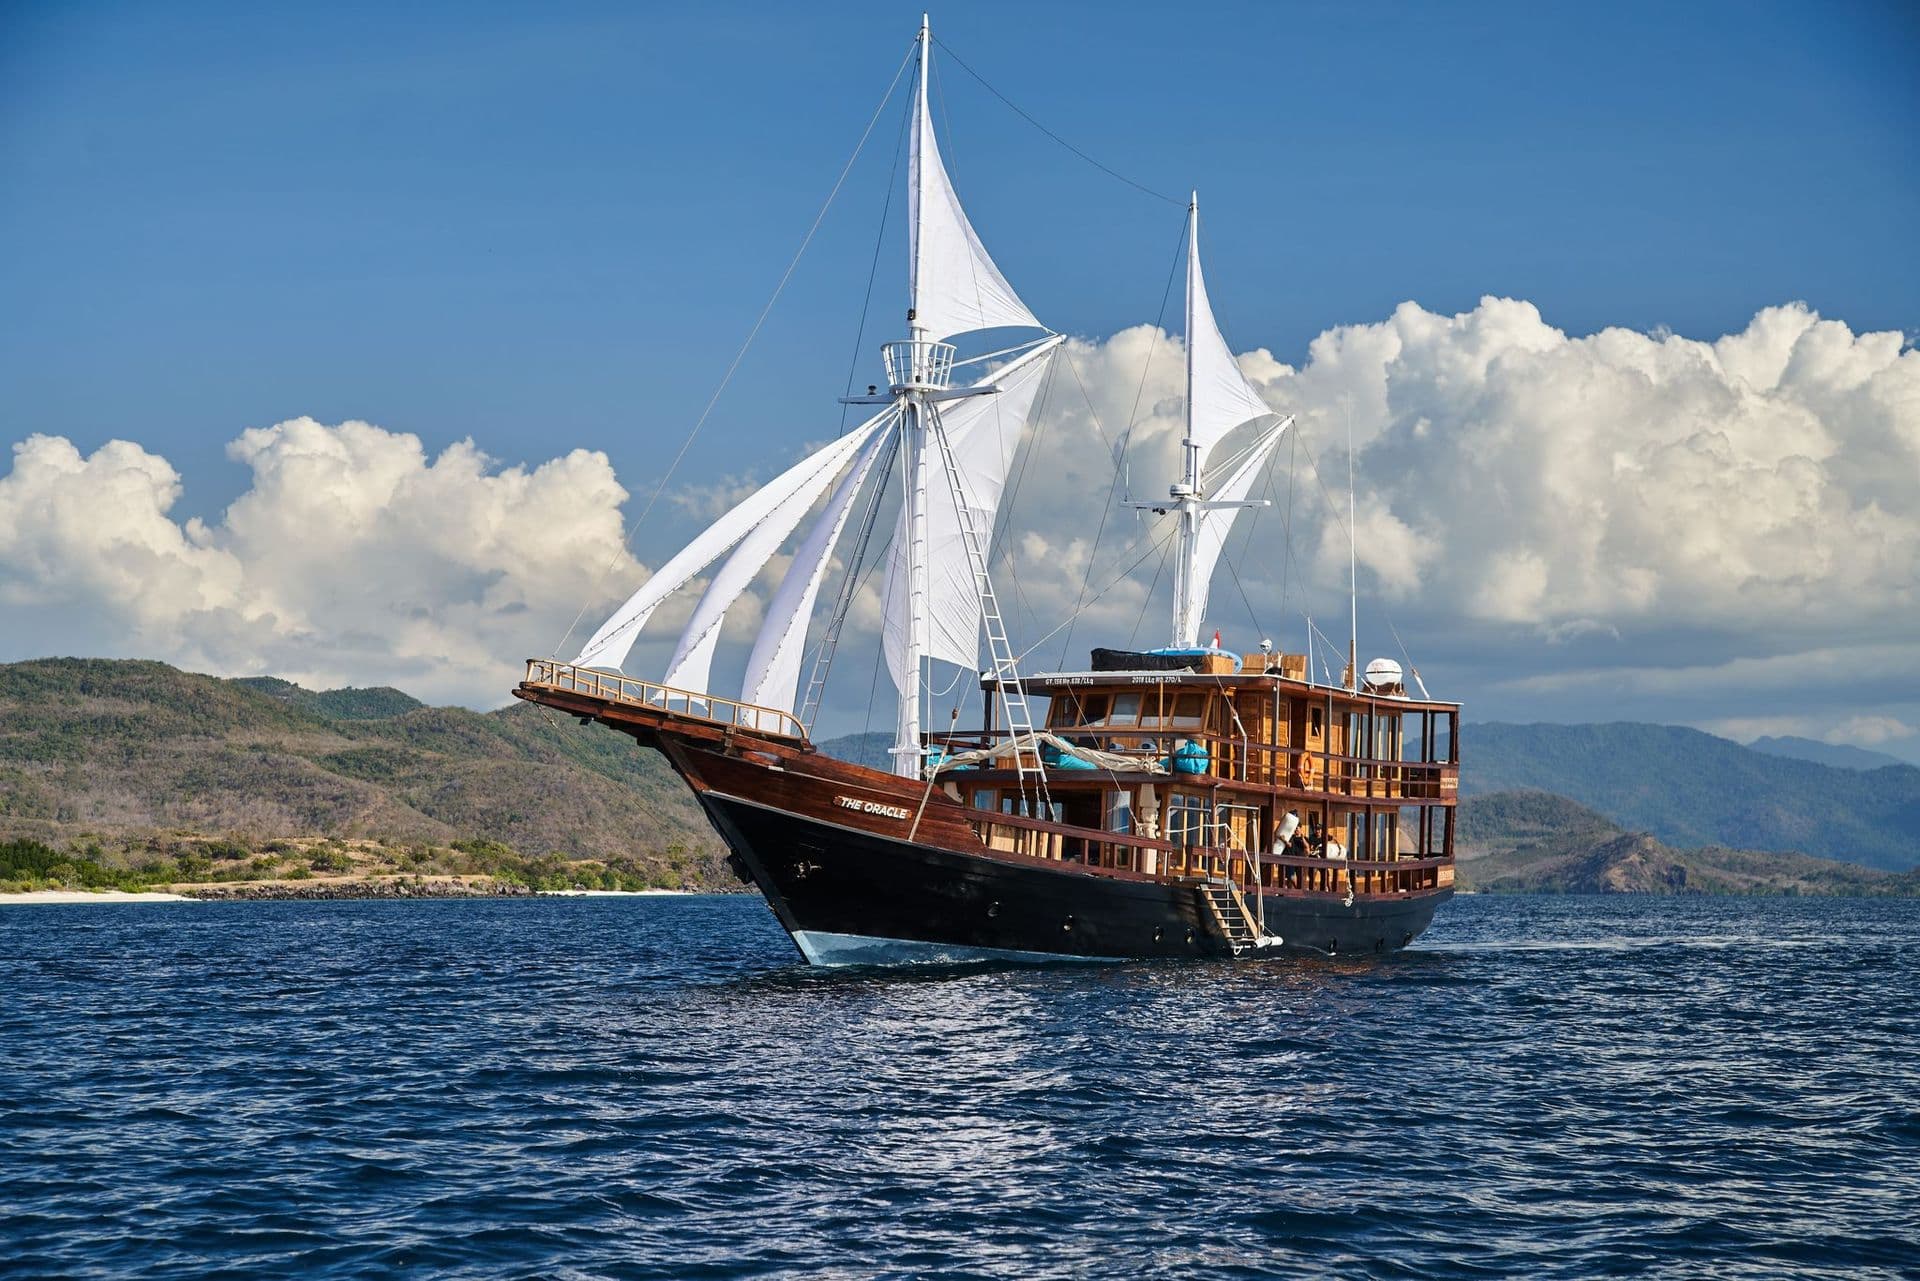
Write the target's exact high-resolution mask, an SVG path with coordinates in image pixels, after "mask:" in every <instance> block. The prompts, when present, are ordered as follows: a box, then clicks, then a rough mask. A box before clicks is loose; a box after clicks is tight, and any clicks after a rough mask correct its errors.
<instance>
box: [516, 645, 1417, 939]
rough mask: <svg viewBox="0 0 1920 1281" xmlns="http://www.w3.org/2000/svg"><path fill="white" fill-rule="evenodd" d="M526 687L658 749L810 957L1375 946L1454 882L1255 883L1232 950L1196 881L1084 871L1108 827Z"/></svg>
mask: <svg viewBox="0 0 1920 1281" xmlns="http://www.w3.org/2000/svg"><path fill="white" fill-rule="evenodd" d="M516 693H517V694H518V695H519V696H520V697H522V698H527V699H529V700H531V701H535V702H539V703H543V704H545V705H547V706H549V707H553V708H556V709H558V710H561V711H564V712H567V713H569V714H572V715H575V716H579V717H580V718H581V719H583V720H588V719H591V720H598V721H600V722H601V723H603V724H606V725H608V726H610V727H612V728H614V729H617V730H619V731H621V732H623V733H626V734H630V735H632V736H633V737H634V738H635V739H636V740H638V741H639V742H641V743H643V744H646V745H648V746H651V747H655V748H657V749H659V750H660V752H661V753H662V754H664V755H665V756H666V758H667V760H668V761H669V763H671V764H672V766H673V768H674V769H675V771H676V772H677V773H679V775H680V776H681V778H682V779H684V780H685V781H686V783H687V785H688V786H689V787H690V788H691V789H692V790H693V792H694V794H695V796H696V797H697V798H698V799H699V801H700V803H701V805H702V806H703V807H704V808H705V810H706V812H707V815H708V816H709V817H710V818H711V819H712V821H713V824H714V826H715V828H716V829H717V830H718V831H719V832H720V834H721V836H722V837H723V838H724V839H725V840H726V842H727V844H728V845H729V847H730V848H731V849H732V851H733V853H734V855H735V857H736V859H737V862H738V865H739V870H740V872H741V874H742V876H743V878H745V879H748V880H751V881H752V882H753V883H754V884H755V885H756V886H757V887H758V888H759V890H760V891H761V893H762V894H764V895H765V896H766V899H767V901H768V903H769V904H770V905H771V906H772V908H773V911H774V914H775V916H776V917H778V918H779V921H780V923H781V925H782V926H784V927H785V928H786V930H787V932H788V934H789V935H791V936H792V938H793V940H794V943H795V945H796V946H797V947H798V948H799V949H800V952H801V955H802V956H804V957H806V958H807V959H808V960H809V961H811V962H814V963H816V964H828V965H830V964H873V963H894V962H899V961H931V962H959V961H971V960H980V959H1006V960H1125V959H1133V958H1153V957H1186V958H1204V957H1220V958H1225V957H1231V956H1235V955H1236V953H1237V954H1238V955H1239V956H1240V957H1242V958H1244V957H1248V956H1266V955H1272V954H1274V953H1276V952H1298V953H1308V954H1321V953H1334V954H1338V955H1354V954H1363V955H1371V954H1375V953H1381V952H1388V951H1392V950H1394V949H1397V948H1401V947H1405V946H1406V945H1408V944H1409V943H1411V942H1412V941H1413V940H1414V939H1415V938H1416V937H1417V936H1418V935H1419V934H1420V933H1421V931H1423V930H1425V929H1426V927H1427V926H1428V925H1429V924H1430V923H1431V922H1432V920H1433V914H1434V912H1435V910H1436V909H1437V908H1438V907H1439V906H1440V904H1441V903H1443V902H1445V901H1446V900H1447V899H1448V898H1450V897H1452V893H1453V891H1452V888H1451V877H1450V876H1448V877H1446V878H1445V880H1444V881H1443V882H1442V883H1440V884H1432V883H1429V884H1428V886H1427V887H1425V888H1420V889H1411V890H1403V891H1399V892H1374V891H1371V890H1366V891H1365V892H1360V893H1357V894H1355V895H1353V896H1352V897H1351V899H1349V898H1348V897H1347V896H1346V894H1345V893H1344V891H1343V890H1337V889H1335V888H1334V887H1335V886H1344V885H1345V884H1347V882H1344V881H1343V880H1342V879H1341V877H1340V876H1339V875H1337V874H1331V873H1332V872H1333V869H1334V868H1336V867H1337V866H1339V867H1342V870H1344V866H1343V865H1336V864H1333V863H1331V862H1328V861H1326V860H1314V863H1315V865H1316V866H1317V867H1318V868H1321V869H1324V870H1326V871H1328V872H1329V873H1330V874H1329V875H1327V876H1325V877H1321V878H1319V881H1318V882H1317V883H1318V886H1319V887H1318V888H1317V889H1314V890H1304V889H1295V888H1271V887H1270V888H1268V889H1267V890H1265V891H1264V892H1262V893H1261V894H1260V895H1259V906H1260V908H1261V909H1263V913H1262V914H1263V916H1264V923H1265V932H1266V934H1267V935H1268V936H1269V937H1268V938H1267V940H1266V941H1265V942H1264V943H1262V944H1260V945H1259V946H1252V945H1251V933H1250V931H1243V932H1242V934H1241V936H1240V938H1239V939H1238V944H1239V946H1238V947H1237V948H1236V946H1235V940H1233V939H1232V938H1230V937H1229V935H1228V933H1227V930H1228V928H1229V926H1228V925H1227V924H1226V923H1224V922H1226V920H1227V918H1224V917H1222V916H1221V915H1219V913H1218V912H1217V911H1216V910H1214V909H1211V908H1209V907H1208V906H1207V904H1206V901H1205V899H1204V897H1203V890H1202V885H1203V882H1202V881H1200V880H1199V879H1197V878H1185V877H1180V876H1170V875H1154V874H1153V873H1151V872H1147V871H1137V870H1132V869H1131V868H1128V867H1118V866H1090V865H1089V864H1088V863H1087V862H1085V861H1082V860H1081V859H1080V858H1079V857H1078V856H1077V855H1076V854H1075V852H1074V851H1075V849H1076V847H1078V849H1079V851H1080V852H1081V853H1084V851H1085V848H1086V847H1087V846H1088V844H1089V843H1090V842H1098V841H1101V840H1104V839H1107V838H1109V837H1111V835H1112V834H1109V833H1104V832H1101V831H1099V830H1093V829H1086V828H1073V827H1067V826H1063V825H1059V824H1054V823H1044V822H1036V821H1033V820H1028V819H1019V818H1013V817H1009V816H1007V815H1005V814H1002V813H999V812H996V811H986V810H982V809H978V808H974V807H972V806H969V805H967V804H964V803H962V802H961V801H960V800H958V799H956V798H955V797H952V796H949V795H948V794H946V793H945V792H944V791H942V790H940V789H939V788H936V787H932V786H929V785H927V784H924V783H920V782H916V781H914V780H912V779H907V778H901V777H898V776H896V775H893V774H888V773H883V772H881V771H879V770H873V769H868V768H866V767H864V766H860V765H854V764H850V763H848V762H845V761H838V760H834V759H832V758H831V757H827V756H823V755H821V754H820V753H819V752H817V751H816V750H814V749H813V748H812V747H811V746H809V745H808V744H806V742H805V741H804V740H803V739H799V738H797V737H793V736H774V735H767V734H762V733H757V732H755V731H754V730H752V729H744V728H742V727H741V726H739V725H728V724H716V723H714V722H712V721H711V720H707V719H704V718H702V717H700V716H698V715H688V714H686V713H685V712H683V711H677V710H675V709H673V708H670V707H663V706H661V705H659V700H655V699H648V700H647V701H644V702H636V701H634V700H632V699H620V698H609V697H606V696H604V695H603V694H601V693H600V692H598V691H597V690H578V689H557V688H553V687H552V686H550V685H541V684H534V683H531V682H529V683H528V684H524V685H522V686H521V687H520V689H519V690H517V691H516ZM1010 835H1011V836H1012V837H1013V838H1015V839H1013V840H1011V841H1009V840H1008V837H1009V836H1010ZM983 836H984V837H987V838H990V839H983ZM1129 839H1136V841H1137V843H1142V844H1151V845H1154V846H1155V847H1157V850H1158V852H1159V855H1160V857H1161V858H1163V859H1164V858H1165V857H1166V855H1167V854H1168V853H1170V852H1172V851H1173V850H1174V849H1175V847H1174V846H1172V845H1170V844H1169V843H1167V842H1165V841H1155V842H1144V841H1140V840H1139V839H1138V838H1129ZM1036 851H1038V852H1036ZM1243 857H1244V856H1243ZM1296 861H1297V860H1296ZM1362 866H1365V865H1362ZM1372 866H1375V867H1378V866H1384V865H1378V864H1376V865H1372ZM1406 866H1407V867H1409V868H1426V867H1428V865H1426V864H1420V863H1411V864H1407V865H1406ZM1428 870H1429V871H1430V870H1431V869H1430V868H1428ZM1448 870H1449V871H1450V869H1448ZM1243 888H1244V887H1243ZM1363 889H1364V887H1363ZM1247 893H1248V897H1247V902H1248V903H1249V904H1252V903H1253V902H1254V899H1253V896H1252V894H1251V891H1250V889H1249V890H1248V891H1247Z"/></svg>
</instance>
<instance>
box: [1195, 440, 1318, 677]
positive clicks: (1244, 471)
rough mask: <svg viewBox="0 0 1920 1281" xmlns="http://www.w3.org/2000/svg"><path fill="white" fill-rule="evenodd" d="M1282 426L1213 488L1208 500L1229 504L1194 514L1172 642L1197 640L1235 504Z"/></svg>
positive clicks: (1236, 509) (1249, 486)
mask: <svg viewBox="0 0 1920 1281" xmlns="http://www.w3.org/2000/svg"><path fill="white" fill-rule="evenodd" d="M1291 421H1292V420H1291V419H1289V420H1288V422H1291ZM1286 430H1287V424H1286V423H1282V424H1281V425H1280V426H1278V427H1276V428H1274V429H1273V430H1272V431H1270V432H1268V433H1267V435H1266V436H1265V437H1263V438H1262V439H1261V440H1260V442H1259V443H1258V444H1256V445H1255V446H1254V447H1253V449H1252V450H1250V451H1249V452H1248V454H1247V456H1246V458H1244V459H1243V460H1241V462H1240V465H1239V466H1237V467H1235V468H1234V469H1233V471H1232V472H1231V473H1230V474H1229V475H1228V476H1227V479H1226V480H1225V481H1224V482H1222V483H1221V484H1220V485H1219V486H1218V487H1217V488H1216V489H1215V491H1214V493H1213V495H1212V497H1211V501H1212V502H1216V503H1221V504H1232V505H1230V506H1218V507H1215V506H1208V507H1206V508H1203V509H1202V510H1200V511H1198V512H1196V513H1195V514H1194V519H1195V526H1196V527H1195V529H1194V535H1193V543H1192V552H1191V560H1190V562H1189V564H1188V567H1187V573H1186V576H1185V577H1184V578H1183V579H1182V580H1181V582H1180V588H1179V590H1181V591H1182V592H1183V593H1184V594H1185V597H1186V598H1185V599H1184V600H1181V601H1177V602H1176V603H1175V604H1176V609H1177V611H1178V612H1177V614H1176V617H1178V618H1180V619H1182V620H1183V622H1182V624H1181V631H1180V634H1178V635H1176V636H1175V637H1174V644H1176V645H1178V646H1182V647H1190V646H1193V645H1195V644H1198V643H1199V640H1200V623H1201V619H1202V618H1204V617H1205V615H1206V612H1207V595H1208V591H1209V589H1210V587H1211V585H1212V582H1213V570H1214V567H1215V566H1216V565H1218V564H1219V563H1220V552H1221V549H1222V548H1224V547H1225V546H1226V545H1227V533H1228V531H1230V530H1231V529H1232V528H1233V519H1234V517H1236V516H1238V515H1239V514H1240V512H1241V510H1242V509H1241V507H1240V506H1239V504H1240V503H1241V502H1242V501H1243V500H1244V499H1245V498H1246V497H1247V495H1248V494H1250V493H1252V492H1253V483H1254V481H1256V480H1258V479H1259V477H1260V469H1261V468H1263V467H1265V466H1266V463H1267V459H1269V458H1270V457H1272V456H1273V448H1274V446H1275V445H1278V444H1279V443H1280V437H1281V436H1283V435H1285V434H1286Z"/></svg>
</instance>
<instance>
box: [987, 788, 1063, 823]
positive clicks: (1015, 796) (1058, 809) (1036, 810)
mask: <svg viewBox="0 0 1920 1281" xmlns="http://www.w3.org/2000/svg"><path fill="white" fill-rule="evenodd" d="M1000 812H1001V813H1002V814H1013V815H1016V816H1018V817H1020V818H1037V819H1043V820H1045V821H1047V822H1049V823H1064V822H1066V805H1065V804H1064V803H1063V802H1060V801H1050V802H1048V803H1047V804H1045V805H1042V804H1040V802H1039V801H1038V800H1037V799H1036V798H1034V797H1030V796H1022V795H1020V793H1018V792H1003V793H1002V794H1001V796H1000Z"/></svg>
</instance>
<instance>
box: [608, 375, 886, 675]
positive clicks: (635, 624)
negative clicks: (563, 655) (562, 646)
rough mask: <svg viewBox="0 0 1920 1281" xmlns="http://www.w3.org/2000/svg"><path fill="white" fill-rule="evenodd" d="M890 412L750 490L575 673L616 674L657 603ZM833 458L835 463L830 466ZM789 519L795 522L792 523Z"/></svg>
mask: <svg viewBox="0 0 1920 1281" xmlns="http://www.w3.org/2000/svg"><path fill="white" fill-rule="evenodd" d="M892 412H893V411H892V410H891V409H889V410H886V411H884V412H882V413H880V414H878V415H876V416H875V417H873V418H871V419H869V420H868V421H867V422H866V423H864V424H863V425H862V426H861V428H860V430H859V431H857V432H854V433H852V435H851V436H843V437H841V438H840V439H838V440H836V441H834V442H833V443H832V444H830V445H828V446H826V447H825V448H823V449H819V450H816V451H815V452H814V453H812V454H809V455H808V456H807V457H805V458H803V459H801V460H800V461H799V462H797V463H795V464H794V465H793V466H792V467H789V468H788V469H787V470H786V471H784V472H781V473H780V474H779V475H778V476H776V477H774V478H773V479H772V480H770V481H768V482H767V483H766V484H765V485H762V486H761V487H760V488H759V489H757V490H755V491H754V492H753V493H752V494H751V495H749V496H748V497H747V499H746V501H744V502H742V503H741V504H740V505H739V506H737V507H735V508H733V509H732V510H731V511H729V512H727V513H726V514H725V515H724V516H722V517H721V518H720V519H719V520H716V521H715V522H714V523H713V524H711V525H709V526H707V528H706V529H704V530H702V531H701V532H700V534H699V536H698V537H696V538H695V539H694V540H693V541H692V542H690V543H688V544H687V545H686V546H685V547H683V548H681V549H680V551H679V552H678V553H677V554H675V555H674V556H673V558H672V559H670V560H668V561H667V563H666V564H664V565H662V566H661V567H660V568H659V569H658V570H657V571H655V573H654V575H653V577H651V578H649V579H648V580H647V581H646V582H645V583H643V584H641V586H640V589H639V590H638V591H636V592H635V593H634V594H633V595H632V596H630V597H628V598H627V602H626V603H625V604H624V605H622V606H620V608H619V609H617V610H615V611H614V613H613V615H612V617H610V618H608V619H607V621H606V622H604V623H602V624H601V625H600V630H598V631H596V632H595V633H594V634H593V637H592V639H590V640H588V641H587V643H586V646H585V647H584V648H582V649H581V651H580V653H579V655H578V656H576V657H575V658H574V660H573V661H574V662H575V663H577V664H578V665H580V666H581V667H600V668H618V667H619V666H620V665H621V664H622V663H624V662H626V660H627V655H628V653H629V652H631V651H632V649H633V642H634V640H635V639H636V638H637V637H638V636H639V634H640V629H641V628H642V627H644V626H646V623H647V620H648V619H649V618H651V617H652V616H653V611H654V610H656V609H658V608H659V607H660V602H662V601H664V600H665V599H666V598H667V597H669V596H671V595H672V594H673V593H674V592H676V591H678V590H679V589H680V588H682V587H684V586H686V584H687V583H689V582H691V581H692V580H693V579H694V577H695V576H697V575H698V574H699V573H700V571H702V570H704V569H705V568H706V567H707V566H708V565H711V564H712V563H713V562H714V561H715V560H717V559H719V557H720V555H721V554H722V553H723V552H725V551H726V550H727V549H728V548H730V547H732V546H733V545H734V544H735V543H738V542H739V541H740V540H741V539H742V538H745V537H746V536H747V534H748V533H749V532H750V531H751V530H753V529H754V528H755V527H756V526H758V525H759V524H760V523H761V522H762V521H763V520H765V519H766V518H767V516H768V514H769V513H771V512H772V511H773V510H774V509H775V508H776V507H778V506H780V504H781V503H783V502H785V501H786V499H787V498H788V497H790V496H791V495H792V494H793V493H794V492H795V491H796V490H798V489H800V488H801V487H803V486H804V485H806V484H807V483H808V482H809V481H811V480H813V479H815V478H816V477H817V475H818V473H819V471H820V469H821V468H822V467H823V466H827V465H828V464H829V463H831V464H832V466H833V468H834V470H836V471H837V470H838V469H839V467H840V466H841V465H843V464H844V463H845V462H846V458H847V454H848V453H849V452H851V451H850V450H848V449H847V447H846V442H847V441H848V440H850V439H853V438H854V437H857V436H860V435H861V434H862V433H871V432H872V431H873V430H874V429H875V428H876V427H877V425H878V424H879V423H880V422H881V421H882V420H883V419H885V418H887V417H888V416H889V415H891V414H892ZM854 448H858V445H857V444H856V445H855V446H854ZM836 458H837V459H838V461H837V462H836V461H834V460H835V459H836ZM831 474H832V473H829V475H831ZM803 514H804V513H803ZM795 519H796V520H797V519H798V517H795Z"/></svg>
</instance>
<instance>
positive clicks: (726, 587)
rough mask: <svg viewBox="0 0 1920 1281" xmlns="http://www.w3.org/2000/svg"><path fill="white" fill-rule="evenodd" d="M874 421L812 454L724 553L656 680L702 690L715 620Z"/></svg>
mask: <svg viewBox="0 0 1920 1281" xmlns="http://www.w3.org/2000/svg"><path fill="white" fill-rule="evenodd" d="M880 426H881V424H879V423H873V424H871V425H869V426H867V427H864V428H862V429H860V430H859V431H856V432H852V433H850V434H848V435H845V436H842V437H841V438H840V439H838V440H836V441H834V442H833V444H832V445H830V446H828V447H827V448H826V449H824V450H822V451H821V452H820V453H819V454H818V455H815V456H816V457H819V458H821V459H822V460H823V461H822V463H821V466H820V467H819V468H818V470H816V471H815V473H814V474H813V475H812V476H811V477H809V478H808V480H807V482H806V483H805V484H803V485H801V486H800V487H799V488H797V489H795V490H794V491H793V492H792V493H791V494H789V495H787V496H786V497H785V498H784V499H782V500H781V501H780V503H779V504H778V505H777V506H775V507H774V509H773V510H772V511H771V512H769V513H767V516H766V518H765V519H764V520H762V521H761V522H760V523H759V524H758V525H755V526H754V527H753V529H752V530H750V531H749V532H748V533H747V535H746V537H744V538H742V539H741V540H740V543H739V545H738V546H736V547H735V548H734V549H733V555H731V556H729V557H727V560H726V563H725V564H723V565H722V566H721V567H720V571H719V572H718V573H716V574H715V575H714V576H713V579H712V581H710V582H709V583H708V584H707V590H706V591H705V592H704V593H702V594H701V597H700V603H699V604H698V605H695V606H694V607H693V615H692V617H690V618H689V619H688V620H687V625H686V628H685V629H684V630H683V631H682V632H681V633H680V641H679V643H678V644H677V645H675V646H674V650H673V658H672V659H671V660H670V661H669V662H668V663H667V674H666V675H665V676H663V677H661V678H660V680H661V683H662V684H664V685H669V686H671V687H673V688H674V689H683V690H687V691H689V692H691V693H695V694H704V693H706V692H707V686H708V683H709V682H710V680H711V679H712V674H713V652H714V650H715V648H716V647H718V645H719V643H720V625H721V624H722V623H723V622H725V621H726V617H727V611H728V610H729V609H731V608H732V607H733V603H734V602H735V601H737V600H739V599H740V594H741V593H742V592H744V591H746V590H747V588H748V587H749V586H751V585H752V583H753V580H754V578H755V577H757V576H758V575H759V573H760V571H761V570H762V569H764V568H765V567H766V564H767V562H768V561H770V560H772V559H773V556H774V553H775V552H777V551H779V550H780V545H781V544H782V543H784V542H786V541H787V536H788V535H790V534H792V533H793V531H794V529H795V528H797V527H798V526H799V524H800V520H801V518H802V517H804V516H805V515H806V514H807V512H808V511H809V510H810V509H811V508H812V507H813V505H814V504H815V503H817V502H819V501H820V495H822V494H824V493H825V492H826V491H827V486H829V485H831V484H832V483H833V478H834V477H835V476H837V475H839V473H840V469H841V467H842V466H844V465H845V464H846V461H847V459H849V458H851V457H852V456H853V455H854V453H855V452H856V451H857V450H859V449H860V448H861V446H863V445H865V444H867V443H868V442H869V441H871V440H872V439H873V438H874V437H875V435H876V434H877V433H878V432H879V430H880Z"/></svg>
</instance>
